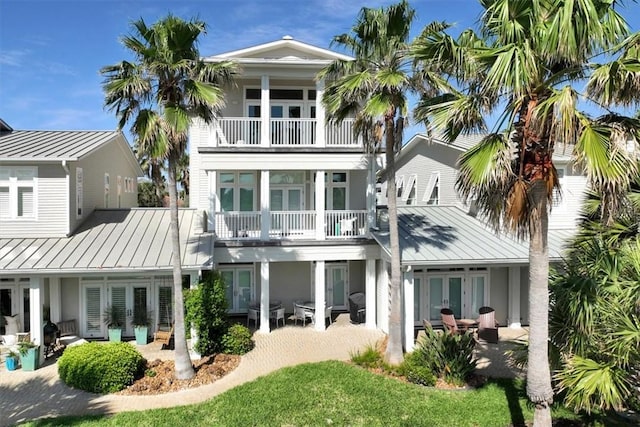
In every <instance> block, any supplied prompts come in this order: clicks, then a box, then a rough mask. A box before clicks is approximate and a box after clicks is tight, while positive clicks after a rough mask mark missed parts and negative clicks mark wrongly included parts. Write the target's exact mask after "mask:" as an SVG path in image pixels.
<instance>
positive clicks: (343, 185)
mask: <svg viewBox="0 0 640 427" xmlns="http://www.w3.org/2000/svg"><path fill="white" fill-rule="evenodd" d="M329 178H330V179H329ZM348 179H349V175H348V174H347V172H329V173H327V174H326V175H325V180H326V181H327V193H326V194H327V195H329V197H326V198H325V205H326V209H330V210H337V211H343V210H345V209H347V188H348Z"/></svg>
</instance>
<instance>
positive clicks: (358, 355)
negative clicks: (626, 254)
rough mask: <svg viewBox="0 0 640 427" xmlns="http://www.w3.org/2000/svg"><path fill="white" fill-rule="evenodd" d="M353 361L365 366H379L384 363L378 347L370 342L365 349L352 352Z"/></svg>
mask: <svg viewBox="0 0 640 427" xmlns="http://www.w3.org/2000/svg"><path fill="white" fill-rule="evenodd" d="M351 361H352V362H353V363H355V364H356V365H359V366H362V367H365V368H377V367H379V366H380V365H381V364H382V356H381V355H380V352H379V351H378V349H376V348H375V347H374V346H373V345H371V344H369V345H368V346H367V347H366V348H365V350H364V351H362V352H361V351H356V352H355V353H352V354H351Z"/></svg>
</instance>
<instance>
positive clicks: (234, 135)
mask: <svg viewBox="0 0 640 427" xmlns="http://www.w3.org/2000/svg"><path fill="white" fill-rule="evenodd" d="M261 120H262V119H260V118H253V117H226V118H219V119H217V120H216V122H214V124H212V126H211V131H212V134H213V135H212V137H213V141H212V142H213V144H214V146H216V145H217V146H221V147H224V146H233V145H248V146H261V145H262V123H261ZM269 129H270V132H271V134H270V135H269V140H268V144H269V146H279V147H283V146H289V147H296V146H317V145H320V144H318V139H317V120H316V119H275V118H274V119H271V120H270V122H269ZM320 142H321V143H322V142H324V146H327V147H357V146H360V145H361V143H360V141H359V140H356V139H355V138H354V136H353V120H351V119H347V120H344V121H343V122H342V123H340V124H339V125H333V124H332V125H326V126H325V141H320Z"/></svg>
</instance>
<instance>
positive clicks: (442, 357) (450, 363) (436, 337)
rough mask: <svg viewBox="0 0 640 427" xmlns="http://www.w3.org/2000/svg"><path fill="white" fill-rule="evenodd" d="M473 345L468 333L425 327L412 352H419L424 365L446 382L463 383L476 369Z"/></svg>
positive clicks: (473, 341)
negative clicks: (422, 335) (452, 332)
mask: <svg viewBox="0 0 640 427" xmlns="http://www.w3.org/2000/svg"><path fill="white" fill-rule="evenodd" d="M474 347H475V340H474V339H473V335H471V334H470V333H466V334H461V335H459V334H448V333H444V334H439V333H437V332H436V331H434V330H433V329H431V328H427V330H426V331H425V336H424V338H423V339H422V340H420V342H419V343H418V346H417V348H416V350H415V351H414V353H416V352H418V353H420V356H419V357H420V358H422V361H423V362H424V365H425V366H426V367H427V368H428V369H429V370H430V371H431V372H433V373H434V374H436V375H437V376H439V377H442V378H443V379H444V380H445V381H446V382H448V383H450V384H455V385H463V384H464V382H465V381H466V380H467V378H468V377H469V376H470V375H471V374H472V373H473V371H474V370H475V369H476V360H475V359H474V357H473V349H474Z"/></svg>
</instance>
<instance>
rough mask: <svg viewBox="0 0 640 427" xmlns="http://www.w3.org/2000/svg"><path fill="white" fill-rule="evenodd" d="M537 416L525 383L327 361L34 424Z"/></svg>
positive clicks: (434, 422)
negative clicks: (452, 386) (185, 399)
mask: <svg viewBox="0 0 640 427" xmlns="http://www.w3.org/2000/svg"><path fill="white" fill-rule="evenodd" d="M531 416H532V410H531V409H530V408H529V407H528V406H527V403H526V399H525V395H524V390H523V385H522V383H521V382H519V381H511V380H492V381H490V382H489V383H488V384H486V385H485V386H483V387H482V388H480V389H477V390H471V391H443V390H436V389H433V388H426V387H422V386H417V385H413V384H405V383H402V382H400V381H397V380H395V379H389V378H385V377H382V376H378V375H374V374H371V373H369V372H367V371H366V370H364V369H362V368H360V367H357V366H352V365H349V364H345V363H342V362H322V363H314V364H304V365H299V366H295V367H292V368H286V369H283V370H280V371H278V372H275V373H272V374H270V375H268V376H265V377H262V378H259V379H257V380H255V381H253V382H250V383H247V384H244V385H242V386H239V387H236V388H234V389H232V390H229V391H228V392H226V393H224V394H221V395H220V396H218V397H216V398H214V399H212V400H210V401H208V402H205V403H202V404H198V405H191V406H183V407H176V408H170V409H159V410H151V411H144V412H127V413H121V414H117V415H115V416H109V417H107V416H104V417H65V418H57V419H52V420H42V421H37V422H32V423H30V424H28V425H32V426H53V425H74V426H85V425H86V426H89V425H91V426H93V425H114V426H116V425H117V426H123V425H127V426H129V425H136V426H173V427H175V426H181V425H189V426H323V425H334V426H346V425H349V426H456V427H461V426H508V425H512V424H513V425H522V424H523V423H525V422H527V421H530V420H531ZM554 417H555V418H559V417H561V418H566V419H567V420H569V419H572V420H576V421H577V420H579V419H578V418H577V416H575V415H574V414H572V413H571V412H569V411H567V410H564V409H558V410H555V411H554ZM565 425H581V424H579V423H576V424H573V423H568V424H565ZM607 425H611V424H610V423H609V422H607Z"/></svg>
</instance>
